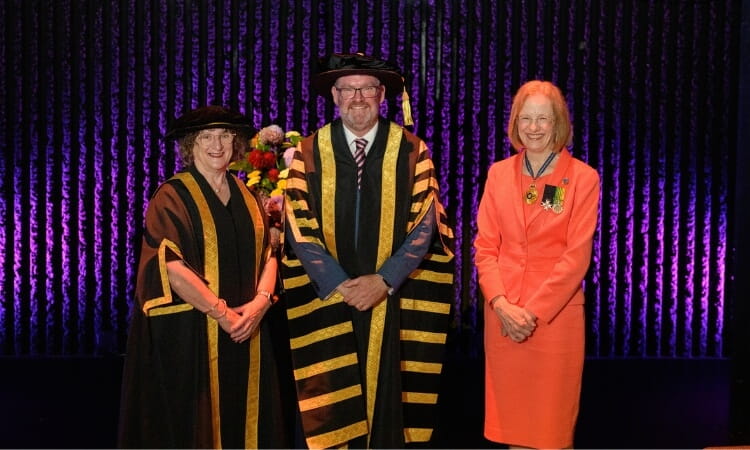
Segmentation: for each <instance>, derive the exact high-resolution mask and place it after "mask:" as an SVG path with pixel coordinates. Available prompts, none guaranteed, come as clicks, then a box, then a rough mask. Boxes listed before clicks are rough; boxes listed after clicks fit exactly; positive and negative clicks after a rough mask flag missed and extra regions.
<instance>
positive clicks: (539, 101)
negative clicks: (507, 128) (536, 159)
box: [516, 94, 555, 153]
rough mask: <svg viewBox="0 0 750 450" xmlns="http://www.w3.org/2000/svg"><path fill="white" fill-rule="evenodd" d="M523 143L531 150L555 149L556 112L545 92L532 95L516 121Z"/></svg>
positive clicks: (538, 151) (537, 151)
mask: <svg viewBox="0 0 750 450" xmlns="http://www.w3.org/2000/svg"><path fill="white" fill-rule="evenodd" d="M516 126H517V127H518V136H519V137H520V138H521V143H522V144H523V146H524V148H526V150H527V151H529V152H536V153H542V152H545V151H547V150H554V149H553V144H554V131H555V113H554V110H553V109H552V101H551V100H550V99H549V98H548V97H547V96H546V95H543V94H533V95H530V96H529V97H528V98H527V99H526V101H525V102H524V103H523V106H522V107H521V111H520V112H519V114H518V119H517V122H516Z"/></svg>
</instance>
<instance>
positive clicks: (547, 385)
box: [474, 149, 599, 448]
mask: <svg viewBox="0 0 750 450" xmlns="http://www.w3.org/2000/svg"><path fill="white" fill-rule="evenodd" d="M522 162H523V152H521V153H518V154H516V155H514V156H511V157H509V158H507V159H505V160H503V161H500V162H497V163H495V164H493V165H492V167H491V168H490V170H489V173H488V177H487V182H486V185H485V189H484V194H483V196H482V199H481V202H480V205H479V211H478V215H477V228H478V234H477V237H476V240H475V243H474V245H475V249H476V254H475V263H476V267H477V272H478V275H479V285H480V288H481V290H482V294H483V295H484V298H485V301H487V302H489V301H490V300H492V299H493V298H495V297H497V296H499V295H504V296H505V297H506V298H507V299H508V301H509V302H511V303H514V304H517V305H520V306H522V307H524V308H526V309H527V310H529V311H531V312H532V313H533V314H534V315H536V317H537V328H536V329H535V331H534V333H533V334H532V335H531V336H530V337H529V338H528V339H527V340H525V341H523V342H521V343H516V342H513V341H512V340H511V339H510V338H509V337H505V336H502V334H501V322H500V320H499V319H498V318H497V315H496V313H495V312H494V311H493V310H492V308H490V307H489V305H488V304H487V303H486V304H485V306H486V307H485V308H484V310H485V362H486V364H485V379H486V383H485V384H486V386H485V387H486V389H485V436H486V437H487V438H488V439H490V440H493V441H496V442H504V443H508V444H511V445H524V446H530V447H537V448H549V447H557V448H560V447H566V446H570V445H572V442H573V431H574V427H575V422H576V419H577V415H578V402H579V397H580V387H581V375H582V371H583V358H584V336H585V333H584V315H583V303H584V295H583V289H582V281H583V278H584V277H585V275H586V272H587V270H588V267H589V264H590V261H591V248H592V241H593V235H594V230H595V228H596V224H597V217H598V208H599V174H598V173H597V172H596V171H595V170H594V169H593V168H591V167H590V166H588V165H587V164H585V163H584V162H582V161H580V160H578V159H575V158H573V157H572V156H571V154H570V153H569V152H568V150H566V149H563V150H562V151H561V152H560V157H559V160H558V162H557V164H556V166H555V168H554V170H553V171H552V173H550V174H548V175H544V176H542V177H539V178H538V179H537V180H536V182H535V185H536V188H537V191H538V193H539V194H538V199H537V200H536V201H535V202H534V203H532V204H530V205H529V204H527V203H526V202H525V199H524V194H525V192H526V190H527V189H528V187H529V185H530V183H531V181H532V180H531V177H530V176H528V175H524V174H523V173H522V168H521V164H522ZM545 185H552V186H557V187H562V188H564V197H563V198H562V211H555V210H553V209H552V208H550V207H547V208H545V207H543V206H542V199H543V193H544V188H545Z"/></svg>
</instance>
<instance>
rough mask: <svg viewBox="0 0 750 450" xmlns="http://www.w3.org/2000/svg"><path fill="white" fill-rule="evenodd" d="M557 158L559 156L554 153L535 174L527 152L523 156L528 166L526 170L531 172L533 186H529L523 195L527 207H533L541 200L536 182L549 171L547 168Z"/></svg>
mask: <svg viewBox="0 0 750 450" xmlns="http://www.w3.org/2000/svg"><path fill="white" fill-rule="evenodd" d="M555 156H557V153H556V152H552V153H550V154H549V156H547V159H546V160H545V161H544V163H543V164H542V167H540V168H539V171H538V172H537V173H536V174H535V173H534V169H533V168H532V167H531V162H529V157H528V156H527V155H526V152H524V154H523V163H524V164H525V165H526V170H527V171H528V172H529V175H531V184H530V185H529V188H528V189H526V192H525V193H524V194H523V199H524V200H525V201H526V204H527V205H531V204H532V203H534V202H535V201H536V199H537V198H539V194H538V193H537V191H536V183H534V182H535V181H536V179H537V178H539V177H540V176H542V174H543V173H544V171H545V170H547V167H548V166H549V165H550V163H551V162H552V160H554V159H555ZM545 189H546V188H545Z"/></svg>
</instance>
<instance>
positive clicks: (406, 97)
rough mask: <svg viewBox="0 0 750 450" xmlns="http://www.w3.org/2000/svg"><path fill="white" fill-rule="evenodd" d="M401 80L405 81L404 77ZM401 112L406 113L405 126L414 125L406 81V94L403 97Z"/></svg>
mask: <svg viewBox="0 0 750 450" xmlns="http://www.w3.org/2000/svg"><path fill="white" fill-rule="evenodd" d="M401 79H402V80H404V79H403V77H402V78H401ZM401 110H402V111H403V112H404V126H405V127H409V126H412V125H414V120H413V119H412V118H411V103H409V94H407V93H406V80H404V93H403V94H402V95H401Z"/></svg>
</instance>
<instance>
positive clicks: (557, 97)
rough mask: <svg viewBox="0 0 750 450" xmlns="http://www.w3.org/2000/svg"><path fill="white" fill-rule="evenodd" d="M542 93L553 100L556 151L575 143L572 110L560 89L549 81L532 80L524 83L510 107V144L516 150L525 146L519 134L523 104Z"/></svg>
mask: <svg viewBox="0 0 750 450" xmlns="http://www.w3.org/2000/svg"><path fill="white" fill-rule="evenodd" d="M535 94H541V95H544V96H545V97H547V98H548V99H550V101H551V102H552V114H554V116H555V117H554V125H553V126H554V129H553V131H552V145H553V149H552V150H554V151H560V150H562V148H563V147H570V146H571V145H572V144H573V125H572V124H571V123H570V111H568V104H567V103H566V102H565V97H564V96H563V94H562V92H560V89H559V88H558V87H557V86H555V85H554V84H552V83H550V82H549V81H542V80H532V81H527V82H526V83H524V84H523V85H522V86H521V87H520V88H519V89H518V92H516V95H515V96H514V97H513V105H512V106H511V108H510V118H509V120H508V138H509V139H510V144H511V145H512V146H513V148H515V149H516V151H520V150H521V149H522V148H523V143H522V142H521V136H520V135H519V134H518V114H519V113H520V112H521V108H523V104H524V103H525V102H526V99H528V98H529V97H530V96H532V95H535Z"/></svg>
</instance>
